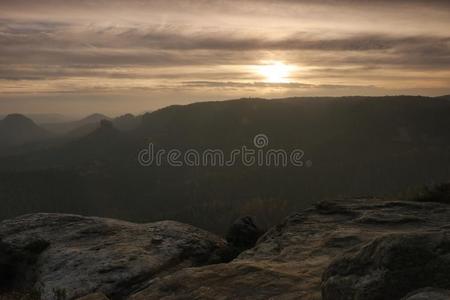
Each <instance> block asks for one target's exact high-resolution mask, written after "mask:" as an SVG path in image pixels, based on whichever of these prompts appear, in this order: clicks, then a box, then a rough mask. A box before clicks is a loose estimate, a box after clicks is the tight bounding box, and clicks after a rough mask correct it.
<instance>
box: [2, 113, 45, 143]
mask: <svg viewBox="0 0 450 300" xmlns="http://www.w3.org/2000/svg"><path fill="white" fill-rule="evenodd" d="M51 137H52V134H51V133H50V132H48V131H46V130H45V129H43V128H41V127H39V126H38V125H37V124H36V123H34V122H33V120H31V119H29V118H27V117H25V116H24V115H21V114H10V115H7V116H6V117H5V118H4V119H3V120H0V147H3V148H4V147H11V146H19V145H23V144H26V143H31V142H36V141H42V140H45V139H48V138H51Z"/></svg>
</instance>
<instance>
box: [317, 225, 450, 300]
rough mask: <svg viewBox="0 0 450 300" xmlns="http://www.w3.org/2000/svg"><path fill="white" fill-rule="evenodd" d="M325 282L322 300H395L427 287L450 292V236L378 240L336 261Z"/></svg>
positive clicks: (393, 236) (416, 235) (418, 235)
mask: <svg viewBox="0 0 450 300" xmlns="http://www.w3.org/2000/svg"><path fill="white" fill-rule="evenodd" d="M323 280H324V281H323V286H322V292H323V293H322V296H323V300H345V299H364V300H384V299H393V300H395V299H400V298H401V297H403V296H404V295H406V294H407V293H408V292H410V291H412V290H416V289H419V288H423V287H427V286H433V287H438V288H439V287H440V288H450V232H439V233H436V232H421V233H400V234H399V233H396V234H390V235H386V236H382V237H379V238H377V239H375V240H374V241H373V242H371V243H369V244H368V245H365V246H364V247H361V249H360V250H359V251H358V252H357V253H355V254H351V255H344V256H343V257H340V258H338V259H337V260H336V261H334V262H333V263H332V264H331V265H330V266H329V267H328V268H327V270H326V272H325V273H324V278H323Z"/></svg>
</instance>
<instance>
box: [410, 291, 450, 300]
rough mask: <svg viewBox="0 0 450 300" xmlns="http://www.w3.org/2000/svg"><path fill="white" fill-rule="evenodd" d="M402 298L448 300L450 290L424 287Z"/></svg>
mask: <svg viewBox="0 0 450 300" xmlns="http://www.w3.org/2000/svg"><path fill="white" fill-rule="evenodd" d="M402 300H450V291H449V290H443V289H436V288H424V289H420V290H417V291H414V292H412V293H409V294H408V295H406V297H404V298H402Z"/></svg>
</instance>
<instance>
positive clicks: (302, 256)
mask: <svg viewBox="0 0 450 300" xmlns="http://www.w3.org/2000/svg"><path fill="white" fill-rule="evenodd" d="M362 220H367V221H362ZM418 220H420V221H418ZM416 221H417V222H416ZM449 223H450V206H446V205H442V204H437V203H416V202H405V201H381V200H376V199H367V200H365V199H358V200H343V201H336V202H322V203H320V204H318V205H317V206H316V207H315V208H313V209H307V210H304V211H301V212H299V213H296V214H293V215H292V216H290V217H288V218H287V219H286V220H285V221H284V222H283V223H281V224H279V225H277V226H275V227H273V228H272V229H270V230H269V231H268V232H267V233H265V234H264V235H263V236H262V237H260V238H259V240H258V242H257V244H256V246H255V247H253V248H251V249H249V250H247V251H245V252H243V253H241V254H240V255H239V256H238V257H237V258H236V259H234V260H233V261H232V262H231V263H228V264H218V265H210V266H203V267H199V268H186V269H183V270H180V271H177V272H174V273H171V274H167V275H165V276H158V277H157V278H155V279H153V280H152V281H150V282H149V285H148V287H147V288H146V289H143V290H142V291H140V292H138V293H136V294H135V295H133V296H132V297H130V299H132V300H144V299H145V300H153V299H155V300H156V299H168V300H169V299H170V300H182V299H252V300H253V299H256V300H259V299H261V300H262V299H283V300H285V299H302V300H319V299H322V296H321V285H322V274H323V273H324V271H325V270H326V269H327V267H328V266H329V265H330V263H331V262H332V261H333V260H335V259H336V258H338V257H340V256H341V255H342V253H347V255H350V256H351V255H352V254H353V255H356V253H358V251H360V249H361V247H364V246H365V245H368V244H370V243H371V242H372V241H373V240H378V239H380V238H382V237H383V236H384V235H386V234H399V235H402V234H406V235H409V234H413V233H415V232H417V231H418V228H420V230H421V231H423V232H435V233H436V234H437V235H438V236H441V235H442V234H443V232H444V231H445V226H448V224H449ZM436 243H437V242H436ZM440 245H442V246H443V245H444V244H443V243H442V244H440ZM433 253H434V254H433ZM435 254H436V255H437V252H432V255H435ZM399 255H400V256H401V255H402V254H399ZM395 257H396V255H394V254H393V253H392V258H391V260H392V261H394V262H395V261H397V260H396V258H395ZM436 257H438V256H436ZM441 259H442V260H440V261H441V262H442V261H444V257H443V256H442V257H441ZM436 268H437V269H436V270H439V268H438V267H436ZM449 269H450V268H449ZM441 270H442V269H441ZM373 276H375V275H373ZM413 289H417V287H413V286H412V287H411V289H409V290H407V291H406V293H408V292H411V291H412V290H413ZM405 290H406V289H405ZM406 293H405V294H403V295H401V296H400V297H402V296H404V295H406ZM336 299H338V298H335V299H333V300H336ZM347 299H357V298H347ZM358 299H361V300H362V299H364V300H366V299H365V298H358ZM384 299H389V300H396V299H391V298H389V297H387V298H384ZM397 299H399V298H397Z"/></svg>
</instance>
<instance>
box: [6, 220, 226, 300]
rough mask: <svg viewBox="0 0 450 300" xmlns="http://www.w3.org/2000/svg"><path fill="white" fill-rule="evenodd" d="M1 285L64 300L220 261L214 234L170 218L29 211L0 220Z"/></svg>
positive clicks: (118, 293)
mask: <svg viewBox="0 0 450 300" xmlns="http://www.w3.org/2000/svg"><path fill="white" fill-rule="evenodd" d="M0 238H1V240H2V243H1V245H0V265H1V266H2V270H0V276H2V277H4V278H10V279H11V280H10V282H5V283H4V285H5V286H4V287H3V288H5V289H6V288H16V287H18V286H19V285H21V283H23V282H26V283H27V285H28V286H27V287H26V288H34V289H36V290H40V291H41V292H42V299H45V300H52V299H55V298H56V296H57V295H64V297H65V299H67V300H70V299H74V298H78V297H82V296H85V295H88V294H90V293H93V292H102V293H104V294H105V295H107V296H108V297H111V298H112V299H117V298H119V299H120V298H123V297H124V296H126V295H129V294H130V293H132V292H133V291H134V290H139V289H142V288H143V287H145V286H146V284H147V281H148V280H150V279H152V278H154V277H156V276H158V275H163V274H167V273H169V272H174V271H176V270H178V269H181V268H185V267H191V266H199V265H202V264H206V263H209V262H214V261H218V260H219V261H220V258H218V257H216V256H215V253H217V252H220V251H218V250H220V249H222V248H224V247H225V246H226V243H225V242H224V241H223V240H222V239H221V238H219V237H217V236H215V235H213V234H210V233H208V232H205V231H203V230H200V229H198V228H195V227H193V226H190V225H186V224H181V223H178V222H173V221H163V222H156V223H150V224H133V223H128V222H124V221H118V220H113V219H104V218H95V217H82V216H77V215H65V214H32V215H26V216H22V217H19V218H16V219H12V220H6V221H3V222H1V223H0Z"/></svg>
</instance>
